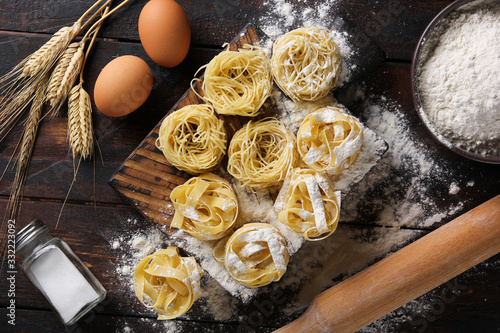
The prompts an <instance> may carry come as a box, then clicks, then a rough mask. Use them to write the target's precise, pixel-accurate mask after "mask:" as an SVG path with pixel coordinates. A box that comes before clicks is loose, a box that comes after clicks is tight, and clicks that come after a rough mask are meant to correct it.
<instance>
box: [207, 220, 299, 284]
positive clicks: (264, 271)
mask: <svg viewBox="0 0 500 333" xmlns="http://www.w3.org/2000/svg"><path fill="white" fill-rule="evenodd" d="M224 241H225V240H222V241H221V242H220V243H219V244H218V246H216V247H215V249H214V256H215V258H216V259H217V260H218V261H219V262H222V263H223V264H224V266H226V269H227V270H228V272H229V274H230V275H231V276H232V277H233V278H234V279H235V280H236V281H237V282H238V283H241V284H243V285H244V286H247V287H249V288H257V287H261V286H265V285H267V284H269V283H271V282H275V281H279V280H280V279H281V277H282V276H283V274H285V272H286V267H287V265H288V259H289V255H288V249H287V246H286V241H285V238H283V236H282V235H281V234H280V232H279V231H278V229H276V228H275V227H273V226H272V225H270V224H268V223H247V224H245V225H244V226H242V227H241V228H239V229H238V230H236V231H235V232H234V234H233V235H231V237H230V238H229V239H228V240H227V241H226V242H225V245H224Z"/></svg>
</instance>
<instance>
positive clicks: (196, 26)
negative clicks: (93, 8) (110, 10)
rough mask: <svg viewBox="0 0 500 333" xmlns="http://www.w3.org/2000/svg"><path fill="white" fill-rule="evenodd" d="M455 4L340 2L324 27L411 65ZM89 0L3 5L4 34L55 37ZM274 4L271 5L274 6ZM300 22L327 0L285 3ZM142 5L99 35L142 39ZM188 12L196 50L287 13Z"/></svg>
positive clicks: (226, 4) (208, 6)
mask: <svg viewBox="0 0 500 333" xmlns="http://www.w3.org/2000/svg"><path fill="white" fill-rule="evenodd" d="M451 2H452V1H451V0H439V1H412V0H392V1H376V0H357V1H342V2H339V3H336V4H335V5H334V6H326V11H325V13H322V15H323V14H324V19H323V20H324V21H325V25H328V23H329V22H330V21H331V20H333V18H335V17H336V16H337V15H339V14H340V16H343V17H345V18H348V19H349V20H351V21H352V22H354V23H355V24H357V25H358V26H359V28H360V29H361V30H362V31H363V32H364V33H365V34H366V35H368V36H370V37H371V38H373V39H374V41H375V42H376V43H378V44H379V45H380V46H381V47H382V48H383V49H384V51H385V52H386V53H387V55H388V57H389V58H393V59H405V60H410V59H411V56H412V54H413V50H414V49H415V46H416V45H417V42H418V38H419V37H420V34H421V33H422V31H423V29H424V28H425V26H426V25H427V24H428V23H429V22H430V21H431V20H432V18H433V17H434V16H435V15H436V14H437V13H438V12H439V11H440V10H441V9H443V8H444V7H445V6H446V5H448V4H450V3H451ZM92 3H93V1H91V0H84V1H79V2H78V3H77V4H76V5H75V3H74V2H72V1H68V0H65V1H62V0H61V1H57V2H54V1H50V2H47V1H40V0H38V1H29V2H28V1H21V2H16V3H15V5H13V3H12V2H11V1H8V0H1V1H0V8H2V11H1V12H0V29H1V30H11V31H27V32H48V33H53V32H55V31H56V30H57V29H59V28H60V27H62V26H63V25H67V24H71V23H72V22H73V21H75V20H76V19H77V18H78V17H79V15H81V13H83V12H84V11H85V9H86V8H88V7H90V5H91V4H92ZM270 3H271V4H272V3H273V2H270ZM287 3H289V4H290V5H291V6H292V8H293V14H292V15H295V16H296V18H297V21H300V20H301V13H302V11H303V10H304V8H311V6H312V8H319V7H320V6H321V4H322V3H325V4H329V2H328V1H316V2H315V3H314V5H311V4H309V3H307V2H304V1H300V0H289V1H287ZM144 4H145V2H144V1H132V2H131V3H129V4H127V5H126V7H125V8H123V9H122V10H121V11H120V12H119V13H117V14H116V15H115V16H112V17H111V18H109V19H108V20H107V22H106V23H105V25H104V27H103V29H102V31H101V33H100V34H101V36H103V37H106V38H116V39H130V40H134V41H138V40H139V36H138V31H137V28H136V27H137V20H138V18H139V14H140V11H141V10H142V7H143V6H144ZM180 4H181V6H182V7H183V8H184V9H185V11H186V13H187V15H188V17H189V20H190V24H191V28H192V43H193V44H194V45H216V46H221V45H222V44H223V43H225V42H228V41H230V40H231V39H232V38H233V36H234V35H235V34H236V33H237V32H238V31H240V29H241V27H242V26H244V25H245V24H246V23H248V22H250V23H253V24H255V25H256V26H257V27H258V26H259V23H260V19H261V17H263V16H266V17H267V16H270V15H275V16H276V17H277V18H278V17H282V16H283V14H282V13H281V14H280V13H278V12H275V13H272V12H271V13H270V12H269V11H270V10H272V9H273V7H272V6H270V5H269V3H266V2H265V1H262V0H261V1H247V0H245V1H243V0H242V1H237V2H231V1H227V0H220V1H215V2H214V1H206V0H204V1H196V0H184V1H180Z"/></svg>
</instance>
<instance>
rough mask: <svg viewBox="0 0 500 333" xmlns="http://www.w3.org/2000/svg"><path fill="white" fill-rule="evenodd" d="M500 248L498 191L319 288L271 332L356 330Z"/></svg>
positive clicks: (499, 197)
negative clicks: (301, 308)
mask: <svg viewBox="0 0 500 333" xmlns="http://www.w3.org/2000/svg"><path fill="white" fill-rule="evenodd" d="M498 252H500V195H497V196H496V197H494V198H493V199H490V200H489V201H487V202H485V203H483V204H481V205H480V206H478V207H476V208H474V209H472V210H471V211H469V212H467V213H465V214H463V215H461V216H459V217H457V218H456V219H454V220H453V221H451V222H449V223H447V224H446V225H444V226H442V227H440V228H438V229H436V230H435V231H433V232H431V233H429V234H427V235H425V236H424V237H422V238H420V239H419V240H417V241H415V242H413V243H411V244H410V245H408V246H405V247H404V248H402V249H401V250H399V251H397V252H395V253H393V254H392V255H390V256H388V257H386V258H384V259H383V260H381V261H379V262H378V263H376V264H374V265H372V266H370V267H368V268H367V269H365V270H363V271H361V272H360V273H358V274H356V275H353V276H352V277H350V278H348V279H346V280H344V281H342V282H341V283H339V284H337V285H335V286H333V287H331V288H330V289H327V290H326V291H324V292H322V293H321V294H319V295H318V296H316V298H315V299H314V300H313V302H312V304H311V305H310V306H309V308H308V309H307V310H306V312H305V313H304V314H303V315H302V316H300V317H299V318H298V319H296V320H295V321H293V322H291V323H290V324H288V325H286V326H285V327H282V328H280V329H278V330H277V331H275V332H279V333H284V332H293V333H295V332H300V333H304V332H335V333H340V332H355V331H357V330H359V329H360V328H362V327H364V326H366V325H368V324H369V323H371V322H373V321H375V320H376V319H378V318H380V317H382V316H383V315H385V314H387V313H389V312H391V311H393V310H394V309H397V308H398V307H400V306H402V305H404V304H406V303H407V302H409V301H411V300H412V299H414V298H416V297H418V296H420V295H422V294H424V293H426V292H428V291H429V290H432V289H434V288H435V287H437V286H439V285H441V284H443V283H445V282H446V281H448V280H450V279H452V278H454V277H455V276H457V275H459V274H460V273H462V272H464V271H466V270H467V269H469V268H471V267H473V266H474V265H477V264H478V263H480V262H482V261H484V260H486V259H488V258H489V257H491V256H493V255H495V254H497V253H498Z"/></svg>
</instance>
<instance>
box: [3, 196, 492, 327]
mask: <svg viewBox="0 0 500 333" xmlns="http://www.w3.org/2000/svg"><path fill="white" fill-rule="evenodd" d="M5 205H6V201H5V200H0V209H2V210H3V209H5ZM59 209H60V204H57V203H48V202H25V203H24V204H23V207H22V210H21V214H20V216H19V219H18V223H19V224H18V227H22V226H24V225H25V224H27V223H28V222H29V221H31V220H32V219H34V218H40V219H42V220H43V221H44V222H45V223H46V225H47V227H48V228H49V229H50V230H51V233H52V234H53V235H54V236H56V237H61V238H63V239H65V240H66V241H67V242H68V244H69V245H70V247H71V248H72V249H73V250H74V251H75V252H76V253H77V255H78V256H79V257H80V258H81V259H82V260H83V261H84V262H85V263H86V264H87V266H89V267H90V269H91V271H92V272H93V273H94V274H95V275H96V277H97V278H98V279H99V280H100V281H101V283H103V285H104V287H105V288H106V289H107V291H108V298H107V300H105V301H104V302H103V304H102V305H101V306H100V307H98V309H97V311H96V313H97V314H98V315H103V319H102V322H99V323H97V322H96V323H94V322H91V323H88V324H87V323H85V322H83V326H82V327H80V328H81V329H82V330H83V331H92V330H93V331H102V330H105V329H106V328H109V327H114V326H113V325H117V328H119V327H121V325H124V326H127V325H128V323H129V321H128V320H126V321H125V322H123V321H120V320H119V319H117V317H118V316H120V317H121V316H126V317H136V318H139V317H142V318H145V319H140V320H139V319H138V320H139V322H140V323H141V325H142V326H140V327H142V328H143V329H144V330H146V329H148V328H150V327H153V328H154V327H155V324H156V323H157V321H156V320H155V319H152V318H155V314H154V313H153V312H151V311H149V310H147V309H145V308H144V307H143V306H142V305H141V304H140V303H139V302H138V301H137V299H136V297H135V295H134V294H133V291H132V290H131V284H132V282H131V280H130V279H131V277H130V275H127V274H126V273H123V271H122V270H120V269H122V268H124V267H125V266H126V265H131V266H130V267H129V270H133V266H134V265H135V264H134V263H133V262H134V260H135V261H136V262H138V260H139V259H134V256H133V254H132V252H134V251H135V250H134V248H133V247H131V246H130V241H131V240H132V239H133V237H132V236H136V235H139V234H141V233H144V234H146V235H147V234H150V233H151V232H152V230H153V229H154V228H155V227H154V226H153V225H152V224H151V223H150V222H149V221H147V220H146V219H143V218H142V217H141V216H140V215H139V214H138V213H137V212H136V211H135V210H134V209H133V208H115V207H101V206H97V207H92V206H84V205H73V204H69V205H67V207H66V210H65V214H64V216H63V219H62V220H61V221H60V224H59V226H58V227H57V229H56V225H55V224H56V217H57V214H58V212H59ZM376 229H379V230H382V229H383V228H372V227H357V226H349V225H345V224H342V225H341V226H340V228H339V230H338V231H337V234H338V235H339V236H340V235H344V234H347V235H357V236H355V238H353V239H351V240H349V239H343V240H342V239H341V238H337V239H336V240H335V239H333V238H332V240H333V242H332V243H331V244H332V245H335V251H334V252H336V251H343V250H342V249H343V248H345V246H347V245H348V244H349V242H354V243H355V244H357V245H356V246H355V248H354V249H355V250H356V251H359V253H361V254H363V255H362V256H361V257H358V260H361V261H362V262H363V263H365V264H366V265H368V264H370V263H372V262H374V261H377V260H378V259H380V258H374V259H370V258H371V256H370V252H371V251H372V250H373V246H374V245H373V243H372V242H373V241H375V240H376V239H375V238H374V236H373V231H376ZM399 232H401V233H403V232H405V231H404V230H400V231H399ZM424 233H425V232H417V233H416V234H415V235H417V237H418V236H419V235H422V234H424ZM337 234H336V235H337ZM160 235H161V233H160ZM336 235H334V236H332V237H335V236H336ZM120 237H122V240H121V241H119V244H118V246H117V247H114V246H113V243H114V242H116V241H117V240H119V239H120ZM346 241H347V243H345V242H346ZM392 241H393V240H392ZM407 241H411V239H408V240H407ZM162 242H165V243H164V246H165V245H166V242H168V238H166V237H162ZM312 245H313V247H312V248H308V249H307V250H308V252H307V253H308V256H307V257H308V258H309V259H308V260H303V261H300V262H297V261H295V262H294V261H292V262H291V263H290V265H289V270H290V272H289V273H287V274H288V275H285V276H284V277H283V281H282V282H283V283H280V284H277V285H275V286H274V287H273V288H268V289H267V290H266V291H265V292H264V293H262V294H261V295H259V296H258V297H257V298H256V299H255V300H254V301H253V302H252V303H250V304H247V305H244V304H242V303H240V302H239V301H237V300H234V299H232V298H231V297H230V296H229V295H228V294H227V293H224V292H223V290H221V293H219V292H217V293H215V294H212V293H211V292H212V291H213V290H217V289H220V288H221V287H220V286H218V285H217V284H212V283H210V282H209V281H207V279H208V276H205V277H204V282H203V283H204V285H203V288H204V291H205V292H207V293H209V294H210V295H218V296H217V297H220V300H219V302H222V304H218V301H217V300H216V299H211V300H209V299H206V298H202V299H200V300H199V301H197V302H196V303H195V304H194V306H193V308H192V309H191V310H190V311H189V313H188V315H187V316H183V317H182V318H180V321H179V322H180V323H179V326H178V327H191V326H189V325H194V324H188V323H190V322H197V321H204V322H212V323H220V324H228V325H230V326H231V325H233V327H236V328H237V329H240V331H242V332H259V331H260V330H262V329H263V328H266V327H280V326H282V325H284V324H286V323H288V322H290V321H291V320H293V319H294V318H295V317H297V316H298V315H299V314H300V312H301V311H302V310H303V308H302V307H304V306H306V305H307V303H306V304H301V303H300V302H299V300H298V295H299V294H300V293H302V294H303V293H304V290H305V292H307V293H311V295H310V296H309V297H310V298H312V297H313V296H314V295H315V293H319V292H320V291H321V288H322V286H321V285H323V283H324V282H321V283H318V282H317V281H320V280H321V279H320V280H315V278H318V277H320V275H321V274H324V272H323V271H322V270H321V267H319V266H318V263H317V260H318V258H320V257H324V256H325V254H327V253H329V252H321V251H320V252H318V251H317V250H315V249H314V244H312ZM351 245H352V244H351ZM393 245H394V246H388V247H387V249H388V251H390V250H392V251H394V250H396V249H398V248H399V247H401V246H403V245H404V244H399V243H394V244H393ZM323 251H324V250H323ZM344 251H345V249H344ZM356 251H354V252H356ZM385 254H387V253H385ZM385 254H383V255H382V256H384V255H385ZM348 255H349V253H344V254H343V256H348ZM316 256H319V257H318V258H316ZM327 257H328V256H327ZM333 257H335V256H333V253H332V257H331V258H332V259H333ZM131 259H133V260H131ZM323 260H330V259H329V258H323ZM350 264H355V263H350ZM499 265H500V257H499V256H498V255H497V256H496V257H493V258H491V259H489V260H488V261H486V262H484V263H482V264H480V265H478V266H476V267H475V268H473V269H471V270H469V271H467V272H465V273H463V274H462V275H460V276H459V277H457V279H456V280H452V281H451V284H444V285H442V286H440V287H438V288H437V289H435V290H434V291H432V292H430V293H428V294H426V295H424V296H422V297H421V298H419V299H417V300H416V301H414V302H413V303H411V304H409V305H407V306H404V307H402V308H401V309H398V310H396V311H394V312H393V313H391V314H389V315H388V316H386V317H385V319H384V320H381V321H379V322H376V323H374V324H372V325H371V326H368V327H367V328H366V330H362V332H369V331H370V328H371V329H372V331H373V330H375V331H377V332H379V331H383V328H384V327H391V328H393V329H392V330H390V331H393V332H396V331H403V330H409V331H412V330H415V328H416V329H419V328H421V327H422V326H423V325H424V324H425V325H428V329H429V330H432V329H433V328H440V327H443V328H446V327H456V326H454V324H453V323H451V322H450V320H451V319H450V318H454V319H455V320H456V318H458V317H460V318H461V322H460V324H461V325H463V327H468V328H471V327H474V325H475V326H476V327H478V328H485V329H487V328H491V327H494V325H495V324H496V323H498V321H499V320H500V318H499V313H498V312H497V311H496V309H497V308H498V305H499V304H500V286H499V285H498V284H497V283H496V280H497V272H498V267H499ZM363 268H364V265H359V267H358V269H356V270H355V271H353V272H352V273H355V272H356V271H358V270H361V269H363ZM333 269H335V268H333ZM6 272H7V269H6V266H2V268H1V271H0V290H2V292H6V291H7V290H8V289H9V287H8V281H7V279H6V278H7V276H6ZM304 274H305V276H308V279H311V280H309V281H308V282H305V284H303V285H301V284H299V285H297V286H295V285H289V282H290V281H288V282H287V281H286V279H287V278H288V279H292V280H297V278H298V277H299V276H304ZM345 277H346V276H345V275H340V276H338V277H336V278H335V279H334V280H332V281H330V283H331V284H335V283H337V282H339V281H341V280H343V279H344V278H345ZM315 281H316V282H315ZM485 299H486V300H485ZM15 300H16V306H17V309H18V310H19V309H36V310H43V312H44V314H43V318H46V319H44V320H47V330H48V331H50V330H51V329H52V330H55V331H58V330H59V327H60V326H59V324H58V322H57V319H56V317H55V316H54V315H53V314H52V313H51V312H49V307H48V304H47V303H46V302H45V300H44V299H43V298H42V296H41V295H40V294H39V293H38V292H37V291H36V290H35V289H34V287H33V286H32V285H31V283H30V282H29V281H28V280H27V279H26V278H25V277H24V275H23V274H22V273H21V272H20V271H18V273H17V274H16V297H15ZM8 302H9V298H8V297H6V296H5V297H2V298H1V299H0V307H1V308H2V309H5V308H6V306H7V305H8ZM443 302H444V305H445V306H444V309H441V306H442V303H443ZM433 307H435V309H434V308H433ZM287 308H288V309H290V308H292V309H297V310H298V311H299V312H297V313H290V312H289V311H287ZM224 309H226V310H225V311H226V312H227V313H230V314H231V315H230V316H229V317H228V318H224V317H223V318H221V317H220V311H224ZM301 309H302V310H301ZM36 313H38V312H36ZM214 313H219V314H218V315H214ZM4 318H5V317H4ZM20 318H24V319H23V320H22V322H21V320H20V321H19V325H20V326H19V327H21V328H24V327H26V328H27V329H29V327H38V326H37V325H38V323H37V321H33V320H31V319H30V320H28V319H27V318H26V317H23V315H21V316H20ZM40 318H42V317H40ZM400 318H406V319H407V320H400ZM24 325H26V326H24ZM31 325H34V326H31ZM130 325H133V324H130ZM158 325H159V326H158ZM184 325H187V326H184ZM4 327H5V325H4ZM134 327H135V326H134ZM161 327H162V326H161V324H157V326H156V328H158V329H160V328H161ZM398 327H401V329H398Z"/></svg>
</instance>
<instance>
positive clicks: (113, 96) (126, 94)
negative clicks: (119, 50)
mask: <svg viewBox="0 0 500 333" xmlns="http://www.w3.org/2000/svg"><path fill="white" fill-rule="evenodd" d="M152 88H153V74H152V73H151V69H150V68H149V66H148V64H146V62H145V61H144V60H142V59H141V58H139V57H136V56H131V55H126V56H121V57H118V58H116V59H114V60H112V61H110V62H109V63H108V64H107V65H106V66H105V67H104V68H103V69H102V71H101V73H100V74H99V76H98V77H97V80H96V83H95V87H94V101H95V104H96V106H97V108H98V109H99V111H101V112H102V113H104V114H105V115H106V116H109V117H121V116H124V115H126V114H129V113H130V112H132V111H135V110H137V108H139V107H140V106H141V105H142V104H143V103H144V102H145V101H146V99H148V97H149V94H150V93H151V89H152Z"/></svg>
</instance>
